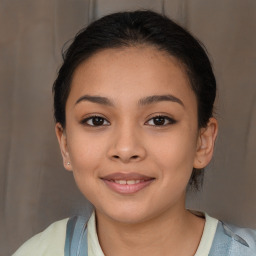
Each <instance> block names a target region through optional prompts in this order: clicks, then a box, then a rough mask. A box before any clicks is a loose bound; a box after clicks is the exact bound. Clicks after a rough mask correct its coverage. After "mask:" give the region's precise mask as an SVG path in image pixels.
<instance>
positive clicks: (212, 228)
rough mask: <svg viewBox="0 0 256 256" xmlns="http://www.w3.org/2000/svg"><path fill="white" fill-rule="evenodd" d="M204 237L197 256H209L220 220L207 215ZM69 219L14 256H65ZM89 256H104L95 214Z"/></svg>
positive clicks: (52, 226)
mask: <svg viewBox="0 0 256 256" xmlns="http://www.w3.org/2000/svg"><path fill="white" fill-rule="evenodd" d="M205 219H206V221H205V226H204V231H203V235H202V238H201V241H200V244H199V246H198V249H197V251H196V254H195V256H205V255H208V254H209V252H210V249H211V245H212V242H213V239H214V235H215V232H216V228H217V224H218V220H217V219H214V218H212V217H210V216H209V215H207V214H205ZM67 221H68V219H64V220H60V221H57V222H54V223H53V224H52V225H50V226H49V227H48V228H47V229H46V230H44V231H43V232H41V233H39V234H37V235H35V236H34V237H32V238H31V239H29V240H28V241H27V242H26V243H25V244H23V245H22V246H21V247H20V248H19V250H18V251H17V252H16V253H14V254H13V256H64V244H65V237H66V226H67ZM88 256H104V254H103V252H102V250H101V247H100V244H99V240H98V236H97V232H96V221H95V213H94V212H93V214H92V216H91V217H90V219H89V222H88Z"/></svg>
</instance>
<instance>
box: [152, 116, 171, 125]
mask: <svg viewBox="0 0 256 256" xmlns="http://www.w3.org/2000/svg"><path fill="white" fill-rule="evenodd" d="M174 123H176V121H175V120H174V119H172V118H170V117H168V116H155V117H153V118H151V119H150V120H149V121H147V124H149V125H152V126H165V125H170V124H174Z"/></svg>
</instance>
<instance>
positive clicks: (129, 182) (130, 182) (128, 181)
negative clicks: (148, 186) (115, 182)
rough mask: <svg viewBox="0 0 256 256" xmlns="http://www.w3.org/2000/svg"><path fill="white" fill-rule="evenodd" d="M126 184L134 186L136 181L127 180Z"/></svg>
mask: <svg viewBox="0 0 256 256" xmlns="http://www.w3.org/2000/svg"><path fill="white" fill-rule="evenodd" d="M126 183H127V184H128V185H132V184H135V183H136V180H127V181H126Z"/></svg>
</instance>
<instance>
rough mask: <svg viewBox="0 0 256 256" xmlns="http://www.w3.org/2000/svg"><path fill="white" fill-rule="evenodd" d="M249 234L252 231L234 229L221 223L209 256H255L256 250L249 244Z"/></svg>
mask: <svg viewBox="0 0 256 256" xmlns="http://www.w3.org/2000/svg"><path fill="white" fill-rule="evenodd" d="M248 232H252V230H249V229H241V228H234V227H232V226H229V225H228V224H225V223H222V222H220V221H219V223H218V226H217V230H216V234H215V237H214V240H213V243H212V247H211V250H210V253H209V256H220V255H223V256H224V255H225V256H255V255H256V250H255V248H254V247H253V246H252V244H250V245H249V243H248V241H249V239H248ZM254 234H256V233H254ZM250 238H251V239H252V236H251V235H250Z"/></svg>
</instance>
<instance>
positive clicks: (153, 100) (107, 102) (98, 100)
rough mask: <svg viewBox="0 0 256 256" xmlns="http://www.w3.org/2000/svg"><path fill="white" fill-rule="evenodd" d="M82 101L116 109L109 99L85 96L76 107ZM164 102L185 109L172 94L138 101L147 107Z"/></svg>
mask: <svg viewBox="0 0 256 256" xmlns="http://www.w3.org/2000/svg"><path fill="white" fill-rule="evenodd" d="M82 101H89V102H93V103H98V104H101V105H105V106H111V107H114V103H113V102H112V101H111V100H110V99H109V98H106V97H102V96H92V95H84V96H82V97H80V98H79V99H78V100H77V101H76V103H75V105H76V104H78V103H80V102H82ZM162 101H171V102H176V103H179V104H180V105H181V106H183V107H184V103H183V102H182V101H181V100H180V99H179V98H177V97H175V96H173V95H171V94H165V95H152V96H148V97H145V98H142V99H140V100H139V101H138V105H139V106H145V105H150V104H153V103H157V102H162Z"/></svg>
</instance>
